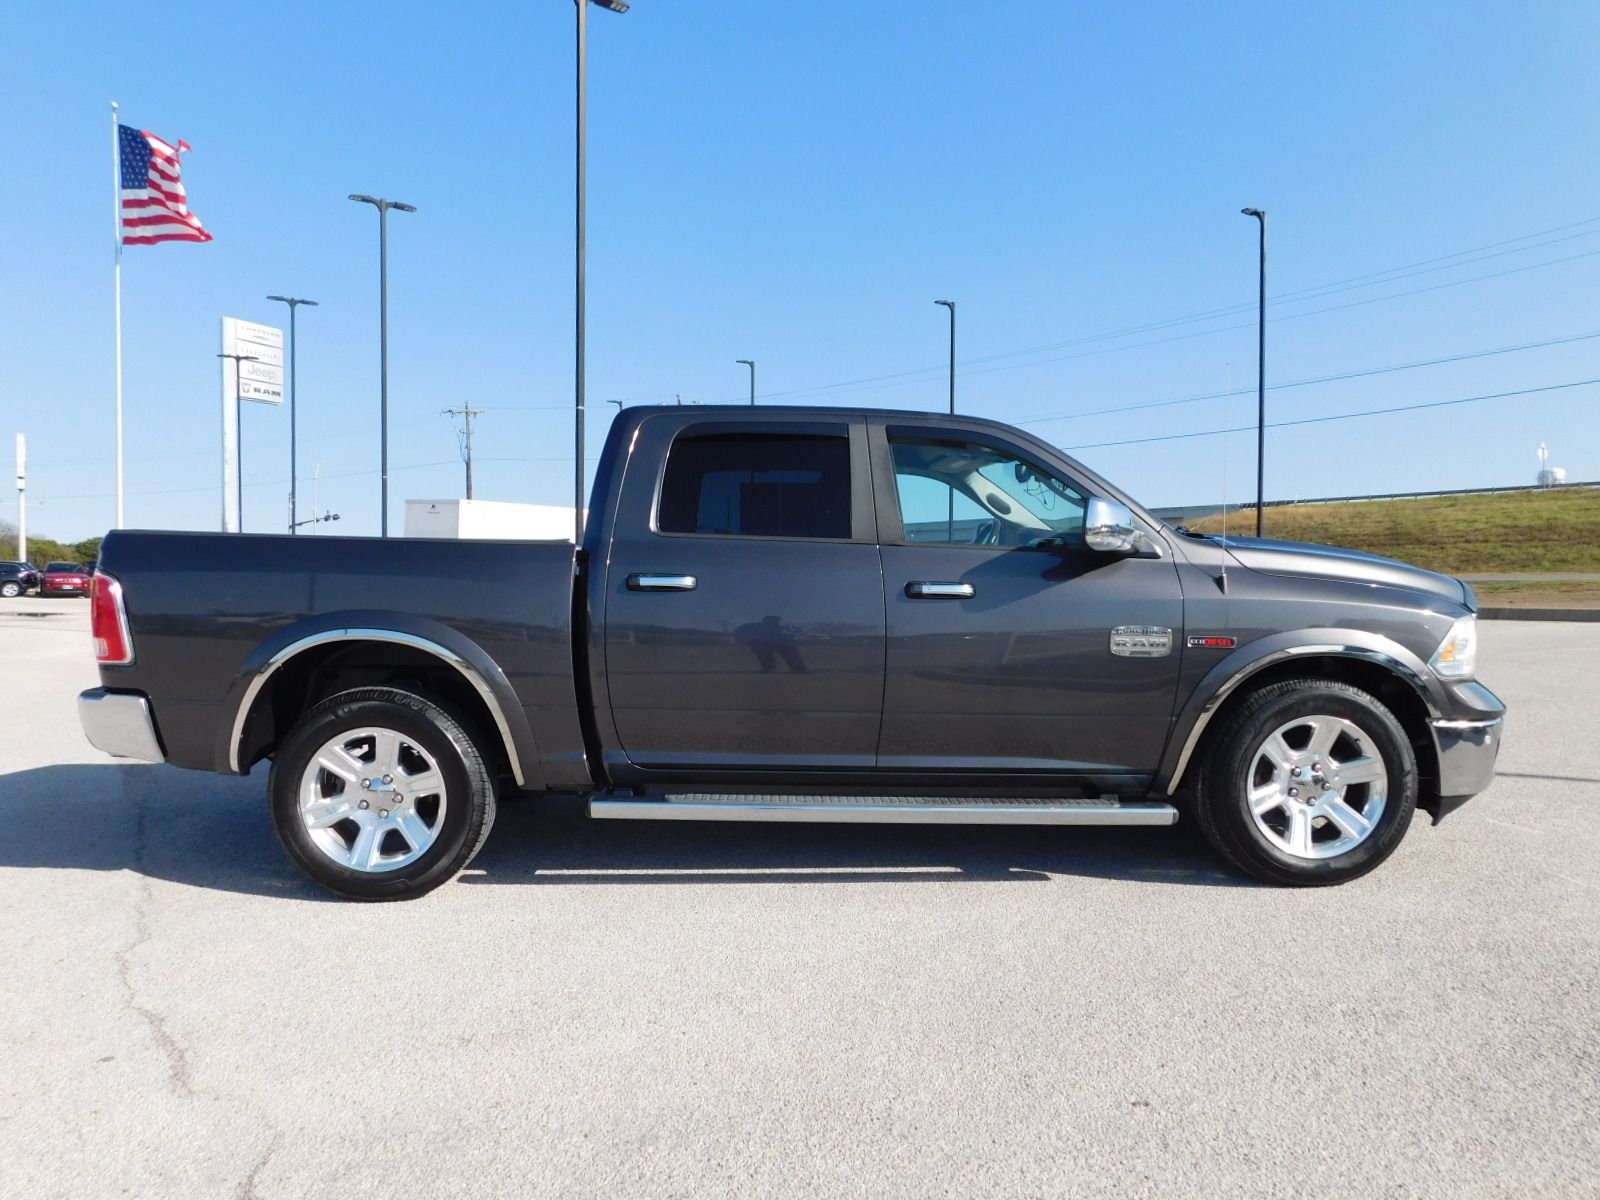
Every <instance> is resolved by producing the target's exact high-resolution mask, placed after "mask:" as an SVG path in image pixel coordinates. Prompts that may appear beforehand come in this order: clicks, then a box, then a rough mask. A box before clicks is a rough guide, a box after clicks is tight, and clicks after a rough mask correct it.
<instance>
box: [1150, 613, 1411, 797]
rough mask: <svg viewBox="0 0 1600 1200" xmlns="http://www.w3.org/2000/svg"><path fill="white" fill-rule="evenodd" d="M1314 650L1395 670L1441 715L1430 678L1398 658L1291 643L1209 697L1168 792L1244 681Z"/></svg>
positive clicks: (1353, 648)
mask: <svg viewBox="0 0 1600 1200" xmlns="http://www.w3.org/2000/svg"><path fill="white" fill-rule="evenodd" d="M1310 654H1333V655H1338V656H1339V657H1341V658H1359V659H1363V660H1365V661H1367V662H1371V663H1376V664H1378V665H1379V666H1381V667H1386V668H1387V669H1389V670H1391V671H1393V672H1394V673H1395V674H1396V675H1398V676H1400V678H1402V679H1404V680H1405V681H1406V682H1407V683H1409V684H1410V685H1411V686H1412V687H1413V688H1415V689H1416V691H1417V694H1418V696H1419V698H1420V699H1421V700H1422V702H1423V703H1424V704H1425V705H1427V706H1428V709H1429V714H1428V715H1429V716H1430V717H1437V716H1438V715H1439V713H1438V710H1437V709H1436V708H1435V707H1434V704H1433V701H1432V700H1430V699H1429V698H1428V689H1427V684H1426V682H1425V681H1424V680H1423V679H1422V678H1421V677H1420V676H1418V675H1417V673H1416V672H1415V671H1413V670H1411V669H1410V668H1409V667H1407V666H1406V665H1405V663H1403V662H1401V661H1400V660H1399V659H1397V658H1392V657H1390V656H1389V655H1387V654H1383V653H1380V652H1379V651H1376V650H1368V649H1366V648H1365V647H1363V646H1348V645H1342V644H1339V643H1333V642H1314V643H1310V644H1308V645H1304V646H1290V647H1289V648H1287V649H1284V650H1275V651H1273V652H1272V653H1271V654H1265V655H1262V656H1261V657H1260V658H1258V659H1256V660H1255V661H1254V662H1252V663H1250V664H1249V665H1248V666H1245V667H1242V668H1240V670H1239V671H1237V672H1236V673H1235V674H1233V675H1230V676H1229V677H1228V678H1227V679H1226V680H1224V681H1223V684H1222V686H1221V687H1219V688H1218V689H1217V690H1216V691H1215V692H1214V693H1212V695H1211V698H1210V699H1209V700H1207V701H1206V703H1205V707H1203V708H1202V709H1201V710H1200V715H1199V716H1198V717H1196V718H1195V722H1194V726H1193V728H1191V729H1190V730H1189V736H1188V737H1187V738H1185V739H1184V742H1183V752H1182V753H1181V754H1179V755H1178V762H1177V765H1176V766H1174V767H1173V769H1172V778H1171V779H1170V780H1168V781H1167V795H1169V796H1170V795H1172V794H1173V793H1174V792H1176V791H1177V790H1178V784H1179V783H1180V782H1181V781H1182V779H1183V773H1184V771H1185V770H1187V769H1188V766H1189V758H1190V756H1191V755H1193V754H1194V750H1195V747H1196V746H1197V745H1199V743H1200V736H1201V735H1202V734H1203V733H1205V731H1206V726H1207V725H1209V724H1210V723H1211V718H1212V717H1214V716H1216V715H1217V710H1218V709H1219V708H1221V707H1222V703H1223V701H1225V700H1226V699H1227V698H1228V697H1229V696H1231V695H1232V694H1233V693H1234V692H1235V691H1236V690H1237V689H1238V687H1239V685H1240V684H1241V683H1243V682H1244V681H1245V680H1247V679H1249V678H1250V677H1251V676H1252V675H1254V674H1256V673H1257V672H1259V671H1261V670H1263V669H1264V668H1266V667H1270V666H1272V665H1273V664H1274V663H1280V662H1282V661H1284V660H1285V659H1288V658H1298V657H1301V656H1303V655H1310Z"/></svg>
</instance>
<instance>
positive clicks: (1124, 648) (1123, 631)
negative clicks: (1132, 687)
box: [1111, 625, 1172, 658]
mask: <svg viewBox="0 0 1600 1200" xmlns="http://www.w3.org/2000/svg"><path fill="white" fill-rule="evenodd" d="M1111 653H1113V654H1115V655H1116V656H1117V657H1118V658H1165V657H1166V656H1167V655H1169V654H1171V653H1172V630H1170V629H1168V628H1167V627H1166V626H1165V625H1118V626H1117V627H1116V628H1115V629H1113V630H1112V631H1111Z"/></svg>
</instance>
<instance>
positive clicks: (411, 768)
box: [267, 687, 495, 900]
mask: <svg viewBox="0 0 1600 1200" xmlns="http://www.w3.org/2000/svg"><path fill="white" fill-rule="evenodd" d="M267 792H268V805H269V808H270V811H271V815H272V827H273V830H274V832H276V833H277V835H278V841H279V843H280V844H281V845H282V846H283V850H284V853H285V854H287V855H288V857H289V861H290V862H292V863H294V865H295V866H296V867H298V868H299V869H300V871H301V873H302V874H304V875H305V876H306V878H308V879H310V880H311V881H312V882H313V883H315V884H317V885H318V886H319V887H323V888H326V889H327V890H328V891H330V892H333V893H334V894H335V895H338V896H343V897H344V898H346V899H348V900H403V899H410V898H413V897H416V896H421V895H424V894H426V893H427V892H430V891H432V890H433V889H434V888H436V887H438V886H439V885H440V884H442V883H445V882H447V881H449V880H451V879H453V878H455V876H457V875H458V874H460V873H461V871H462V870H463V869H465V867H466V866H467V864H468V863H470V862H471V861H472V859H473V857H474V856H475V855H476V854H477V853H478V851H479V849H480V848H481V847H482V846H483V843H484V840H485V839H486V838H487V837H488V836H489V829H490V827H491V826H492V825H493V824H494V813H495V794H494V779H493V777H492V776H491V775H490V773H489V769H488V766H487V765H486V763H485V761H484V757H483V755H482V753H480V751H479V750H478V747H477V746H476V745H475V744H474V742H473V740H472V738H471V736H470V735H469V734H468V733H467V731H466V730H465V729H464V728H463V727H462V725H461V723H460V722H459V721H457V720H456V719H455V718H454V717H453V716H451V715H450V714H449V713H448V712H446V711H445V710H444V709H442V708H440V707H439V706H438V705H437V704H435V703H433V702H432V701H431V700H427V699H424V698H423V697H421V696H418V695H414V694H413V693H411V692H406V691H402V690H400V689H399V688H386V687H366V688H355V689H352V690H350V691H347V692H341V693H339V694H338V695H336V696H331V697H329V698H328V699H327V700H324V701H323V702H322V703H320V704H318V705H317V706H316V707H315V708H313V709H312V710H311V711H310V712H308V713H307V714H306V715H305V717H304V718H303V719H302V720H301V721H300V723H299V724H298V725H296V726H295V727H294V729H293V730H291V731H290V733H289V735H288V736H287V737H286V738H284V740H283V742H282V744H281V745H280V746H279V748H278V752H277V754H276V755H275V757H274V759H273V764H272V773H271V775H270V776H269V778H268V782H267Z"/></svg>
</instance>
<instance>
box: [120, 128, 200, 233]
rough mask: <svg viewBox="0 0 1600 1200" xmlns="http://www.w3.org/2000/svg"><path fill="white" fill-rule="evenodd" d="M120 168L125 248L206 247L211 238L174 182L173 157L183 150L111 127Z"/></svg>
mask: <svg viewBox="0 0 1600 1200" xmlns="http://www.w3.org/2000/svg"><path fill="white" fill-rule="evenodd" d="M117 138H118V141H117V145H118V148H119V150H120V152H121V153H120V154H119V156H118V157H119V159H120V161H121V163H122V179H121V180H120V182H121V184H122V241H123V243H124V244H125V245H129V246H153V245H154V244H155V243H157V242H209V241H210V240H211V235H210V234H209V233H207V232H206V231H205V229H204V228H203V227H202V226H201V224H200V218H199V217H197V216H195V215H194V214H193V213H192V212H190V211H189V194H188V193H187V192H185V191H184V190H183V183H182V181H181V180H180V179H179V178H178V176H179V174H180V172H181V171H182V167H181V166H180V164H179V162H178V155H179V154H181V153H183V152H184V151H185V150H187V149H188V148H189V143H187V142H181V141H180V142H179V143H178V145H177V147H176V148H174V147H172V146H170V145H168V144H167V143H166V142H164V141H162V140H161V139H160V138H158V137H157V136H156V135H155V134H153V133H145V132H144V131H143V130H139V129H130V128H128V126H126V125H118V126H117Z"/></svg>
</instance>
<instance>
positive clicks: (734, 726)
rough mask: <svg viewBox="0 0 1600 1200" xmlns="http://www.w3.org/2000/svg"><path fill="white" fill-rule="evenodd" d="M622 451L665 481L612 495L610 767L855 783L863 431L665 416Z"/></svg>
mask: <svg viewBox="0 0 1600 1200" xmlns="http://www.w3.org/2000/svg"><path fill="white" fill-rule="evenodd" d="M640 436H641V438H642V439H645V440H644V441H643V442H642V443H641V445H640V446H639V447H638V452H637V454H636V456H635V457H636V460H637V461H640V462H652V461H653V462H659V461H661V459H660V457H659V455H660V454H661V453H662V452H664V453H665V455H666V459H665V462H666V465H665V469H664V471H662V472H661V474H660V475H659V477H655V476H651V477H648V478H646V477H641V476H637V475H630V476H629V477H627V478H626V479H625V481H624V484H623V509H622V511H621V513H620V514H619V518H618V521H617V527H618V529H619V530H628V531H630V532H627V533H622V534H619V536H618V538H617V540H616V541H615V542H614V543H613V545H612V548H611V561H610V564H609V566H608V568H607V578H606V592H605V606H606V607H605V615H604V620H605V656H606V680H607V684H608V687H609V692H610V703H611V710H610V711H611V717H612V721H613V724H614V726H615V729H616V734H617V741H618V742H619V743H620V745H621V747H622V749H623V752H624V753H625V755H626V760H627V763H628V764H631V765H632V766H633V767H636V768H643V769H645V770H650V771H688V770H694V769H728V768H733V769H740V770H742V771H743V772H745V773H747V774H748V773H751V772H760V771H762V770H768V769H771V770H790V771H792V770H794V769H797V768H806V769H815V770H837V769H840V768H845V769H850V768H853V769H856V770H858V771H859V770H862V769H870V768H871V767H872V765H873V762H874V756H875V754H876V751H877V744H878V724H879V718H880V716H881V712H882V699H883V637H884V615H883V576H882V571H881V568H880V565H879V559H878V547H877V538H876V530H875V527H874V517H873V512H872V503H871V482H870V472H869V470H868V467H867V453H866V428H865V424H864V422H862V421H860V420H858V419H857V420H852V419H847V418H839V419H833V420H822V421H809V422H808V421H796V420H795V419H794V418H793V417H792V416H790V417H789V418H788V419H786V420H784V419H770V418H762V417H760V416H752V417H750V418H748V419H746V420H735V421H729V420H726V419H720V420H715V421H698V422H697V421H693V420H685V419H683V418H681V417H678V416H676V415H669V416H663V417H662V418H659V419H657V418H652V419H651V420H649V421H646V422H645V423H644V425H643V426H641V429H640ZM652 451H654V453H652ZM633 469H634V468H631V467H630V471H632V470H633Z"/></svg>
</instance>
